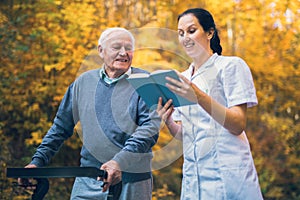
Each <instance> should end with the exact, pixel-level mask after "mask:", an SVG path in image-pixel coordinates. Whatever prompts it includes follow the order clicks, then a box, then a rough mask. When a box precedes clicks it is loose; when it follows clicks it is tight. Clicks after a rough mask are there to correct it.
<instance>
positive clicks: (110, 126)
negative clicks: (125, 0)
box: [26, 28, 160, 200]
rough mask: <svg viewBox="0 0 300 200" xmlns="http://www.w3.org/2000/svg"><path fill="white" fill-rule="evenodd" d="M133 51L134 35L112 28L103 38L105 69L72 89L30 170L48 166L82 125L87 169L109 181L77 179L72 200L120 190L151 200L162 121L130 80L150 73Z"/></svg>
mask: <svg viewBox="0 0 300 200" xmlns="http://www.w3.org/2000/svg"><path fill="white" fill-rule="evenodd" d="M133 50H134V37H133V35H132V34H131V33H130V32H129V31H128V30H126V29H123V28H109V29H107V30H105V31H104V32H103V33H102V34H101V36H100V38H99V42H98V52H99V55H100V57H101V58H102V59H103V61H104V64H103V66H102V68H100V69H96V70H90V71H88V72H85V73H83V74H82V75H81V76H79V77H78V78H77V79H76V80H75V81H74V83H72V84H71V85H70V86H69V88H68V90H67V92H66V94H65V96H64V98H63V100H62V102H61V104H60V107H59V109H58V111H57V115H56V117H55V119H54V123H53V125H52V127H51V128H50V129H49V131H48V133H47V134H46V136H45V137H44V138H43V141H42V143H41V145H40V146H39V147H38V149H37V151H36V153H35V154H34V156H33V157H32V161H31V163H30V164H29V165H27V166H26V167H42V166H45V165H47V164H48V163H49V160H50V159H51V157H52V156H53V155H54V154H55V153H56V152H57V151H58V150H59V148H60V146H61V145H62V143H63V142H64V140H66V139H67V138H69V137H70V136H71V135H72V133H73V129H74V127H75V125H80V126H81V130H82V132H81V134H80V135H81V137H82V141H83V146H82V149H81V153H80V154H81V159H80V164H81V166H84V167H87V166H89V167H98V168H101V169H104V170H106V171H107V173H108V177H107V179H104V180H96V179H94V178H88V177H77V178H76V179H75V182H74V185H73V189H72V194H71V199H97V200H99V199H106V196H107V193H108V188H109V187H112V186H114V185H116V184H117V185H121V187H119V188H122V189H121V191H119V192H120V194H119V195H120V197H119V199H122V200H125V199H126V200H134V199H143V200H147V199H149V200H150V199H151V196H152V195H151V193H152V174H151V160H152V152H151V148H152V146H153V145H154V144H155V143H156V141H157V139H158V132H159V125H160V118H159V117H158V116H157V115H156V113H155V111H153V112H152V111H150V110H149V109H148V108H147V106H146V104H145V103H144V101H142V99H141V98H140V97H139V96H138V94H137V93H136V92H135V91H134V89H133V88H132V87H131V86H130V84H129V83H128V81H127V80H126V78H127V77H128V76H129V75H130V74H131V73H141V72H142V73H147V72H145V71H143V70H141V69H138V68H134V67H131V63H132V58H133ZM103 183H104V184H103ZM102 184H103V185H104V186H103V187H101V185H102Z"/></svg>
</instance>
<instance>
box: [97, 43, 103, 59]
mask: <svg viewBox="0 0 300 200" xmlns="http://www.w3.org/2000/svg"><path fill="white" fill-rule="evenodd" d="M98 54H99V56H100V57H101V58H103V48H102V46H101V45H98Z"/></svg>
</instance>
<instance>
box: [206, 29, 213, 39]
mask: <svg viewBox="0 0 300 200" xmlns="http://www.w3.org/2000/svg"><path fill="white" fill-rule="evenodd" d="M214 34H215V30H214V29H213V28H210V29H209V31H208V32H207V38H208V39H209V40H211V39H212V38H213V36H214Z"/></svg>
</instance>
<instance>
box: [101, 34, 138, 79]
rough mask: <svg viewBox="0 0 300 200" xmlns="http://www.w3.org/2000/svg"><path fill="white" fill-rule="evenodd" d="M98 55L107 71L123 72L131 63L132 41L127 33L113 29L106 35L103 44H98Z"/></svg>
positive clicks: (119, 73)
mask: <svg viewBox="0 0 300 200" xmlns="http://www.w3.org/2000/svg"><path fill="white" fill-rule="evenodd" d="M98 51H99V54H100V57H101V58H102V59H103V61H104V64H105V70H106V72H107V73H109V72H114V73H117V74H118V75H121V74H123V73H125V72H126V71H127V70H128V69H129V67H130V66H131V63H132V58H133V43H132V41H131V37H130V36H129V35H128V33H126V32H124V31H115V32H112V33H111V34H109V35H108V37H107V39H106V40H105V41H104V44H103V45H102V46H101V45H99V46H98Z"/></svg>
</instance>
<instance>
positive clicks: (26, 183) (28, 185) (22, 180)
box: [18, 164, 37, 190]
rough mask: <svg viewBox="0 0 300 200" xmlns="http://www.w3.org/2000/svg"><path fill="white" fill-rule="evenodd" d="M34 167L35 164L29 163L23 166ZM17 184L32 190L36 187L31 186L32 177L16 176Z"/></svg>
mask: <svg viewBox="0 0 300 200" xmlns="http://www.w3.org/2000/svg"><path fill="white" fill-rule="evenodd" d="M36 167H37V166H36V165H33V164H29V165H26V166H25V168H36ZM18 184H19V185H20V186H23V187H25V188H26V189H30V190H34V189H35V188H36V186H33V182H32V179H28V178H18Z"/></svg>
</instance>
